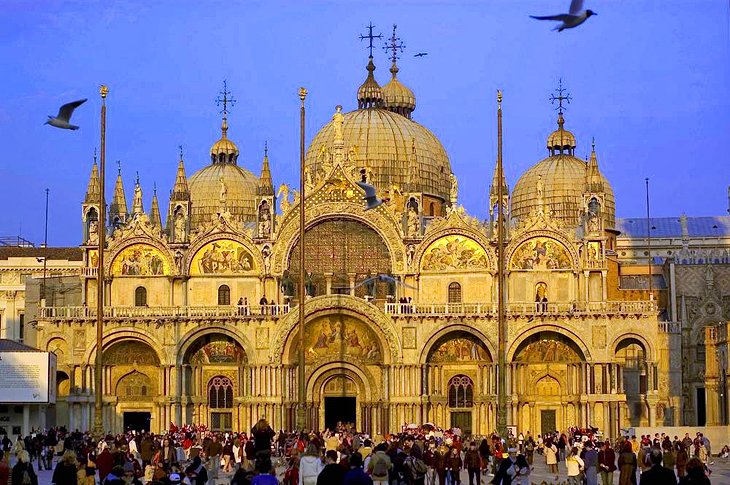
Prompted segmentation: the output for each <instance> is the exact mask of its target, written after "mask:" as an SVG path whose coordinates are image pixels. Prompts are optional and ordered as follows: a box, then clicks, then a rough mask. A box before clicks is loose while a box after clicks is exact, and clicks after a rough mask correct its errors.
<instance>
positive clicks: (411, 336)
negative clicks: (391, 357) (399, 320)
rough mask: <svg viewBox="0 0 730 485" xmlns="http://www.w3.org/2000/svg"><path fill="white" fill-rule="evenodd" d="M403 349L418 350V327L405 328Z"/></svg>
mask: <svg viewBox="0 0 730 485" xmlns="http://www.w3.org/2000/svg"><path fill="white" fill-rule="evenodd" d="M403 348H404V349H415V348H416V327H403Z"/></svg>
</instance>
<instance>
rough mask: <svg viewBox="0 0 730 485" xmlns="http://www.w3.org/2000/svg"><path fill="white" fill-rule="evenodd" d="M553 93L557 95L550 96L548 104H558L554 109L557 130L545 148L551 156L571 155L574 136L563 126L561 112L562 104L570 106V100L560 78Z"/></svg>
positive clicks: (551, 135)
mask: <svg viewBox="0 0 730 485" xmlns="http://www.w3.org/2000/svg"><path fill="white" fill-rule="evenodd" d="M555 92H556V93H558V95H557V96H555V95H554V94H551V95H550V102H551V103H552V104H555V102H556V101H557V102H558V107H557V108H556V109H557V110H558V129H557V130H555V131H554V132H552V133H551V134H550V136H549V137H548V140H547V148H548V151H549V152H550V155H551V156H552V155H556V154H560V155H562V154H563V153H564V152H565V153H567V154H568V155H573V154H574V153H575V147H576V143H575V136H573V134H572V133H571V132H569V131H568V130H566V129H565V128H564V126H563V125H565V118H563V111H564V110H565V109H566V108H565V106H563V102H565V104H570V100H571V99H572V98H571V97H570V94H567V93H566V89H565V88H564V87H563V80H562V78H561V79H559V80H558V88H557V89H556V90H555Z"/></svg>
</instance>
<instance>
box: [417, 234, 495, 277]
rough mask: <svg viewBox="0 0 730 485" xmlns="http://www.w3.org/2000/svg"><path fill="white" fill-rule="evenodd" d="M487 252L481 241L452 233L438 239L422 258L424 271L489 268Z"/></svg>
mask: <svg viewBox="0 0 730 485" xmlns="http://www.w3.org/2000/svg"><path fill="white" fill-rule="evenodd" d="M487 268H488V262H487V253H486V252H485V251H484V248H482V247H481V246H480V245H479V243H477V242H476V241H474V240H473V239H471V238H468V237H466V236H457V235H450V236H444V237H442V238H440V239H437V240H436V241H434V242H433V243H431V245H430V246H429V247H428V249H426V251H425V252H424V254H423V258H422V259H421V269H423V270H424V271H450V270H463V269H487Z"/></svg>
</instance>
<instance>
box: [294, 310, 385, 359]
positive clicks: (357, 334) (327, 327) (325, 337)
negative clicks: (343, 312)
mask: <svg viewBox="0 0 730 485" xmlns="http://www.w3.org/2000/svg"><path fill="white" fill-rule="evenodd" d="M298 348H299V345H298V343H297V345H296V346H295V349H294V351H295V352H298ZM304 348H305V354H306V358H307V360H320V359H329V360H346V359H347V358H348V357H354V358H356V359H359V360H361V361H365V362H381V361H382V358H383V357H382V356H383V353H382V350H381V348H380V342H379V341H378V337H377V335H375V332H373V330H372V329H370V327H369V326H368V325H367V324H365V323H363V322H361V321H360V320H357V319H356V318H353V317H349V316H340V315H337V316H329V315H327V316H322V317H319V318H316V319H314V320H312V321H311V322H309V323H307V324H306V326H305V338H304Z"/></svg>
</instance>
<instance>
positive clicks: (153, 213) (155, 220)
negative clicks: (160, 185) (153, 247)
mask: <svg viewBox="0 0 730 485" xmlns="http://www.w3.org/2000/svg"><path fill="white" fill-rule="evenodd" d="M153 187H154V189H153V192H152V208H150V222H152V225H153V226H157V227H162V218H161V217H160V203H159V202H158V201H157V184H154V186H153Z"/></svg>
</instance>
